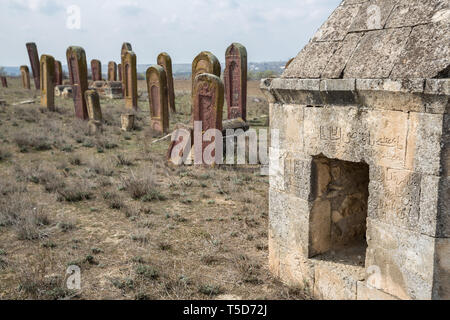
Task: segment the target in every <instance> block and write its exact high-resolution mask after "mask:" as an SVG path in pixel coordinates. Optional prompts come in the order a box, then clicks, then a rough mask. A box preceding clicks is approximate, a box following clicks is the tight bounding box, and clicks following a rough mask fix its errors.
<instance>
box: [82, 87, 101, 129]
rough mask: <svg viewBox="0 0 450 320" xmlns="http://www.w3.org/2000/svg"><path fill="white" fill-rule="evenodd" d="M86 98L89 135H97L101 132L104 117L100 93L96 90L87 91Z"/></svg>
mask: <svg viewBox="0 0 450 320" xmlns="http://www.w3.org/2000/svg"><path fill="white" fill-rule="evenodd" d="M84 97H85V99H86V106H87V111H88V114H89V133H90V134H96V133H98V132H101V130H102V120H103V116H102V109H101V107H100V97H99V95H98V92H97V91H96V90H86V92H85V93H84Z"/></svg>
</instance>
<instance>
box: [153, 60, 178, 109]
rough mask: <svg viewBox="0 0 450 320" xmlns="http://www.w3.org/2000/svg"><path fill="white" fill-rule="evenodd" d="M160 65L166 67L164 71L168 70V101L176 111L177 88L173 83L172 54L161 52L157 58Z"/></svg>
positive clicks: (170, 106)
mask: <svg viewBox="0 0 450 320" xmlns="http://www.w3.org/2000/svg"><path fill="white" fill-rule="evenodd" d="M157 60H158V61H157V63H158V65H160V66H161V67H163V68H164V71H165V72H166V78H167V101H168V103H169V108H170V111H172V112H173V113H176V107H175V89H174V85H173V73H172V59H171V58H170V56H169V55H168V54H167V53H165V52H163V53H160V54H159V56H158V59H157Z"/></svg>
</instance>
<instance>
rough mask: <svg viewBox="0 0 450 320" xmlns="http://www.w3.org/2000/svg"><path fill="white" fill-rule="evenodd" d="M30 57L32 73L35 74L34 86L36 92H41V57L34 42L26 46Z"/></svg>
mask: <svg viewBox="0 0 450 320" xmlns="http://www.w3.org/2000/svg"><path fill="white" fill-rule="evenodd" d="M26 46H27V51H28V57H29V58H30V65H31V71H32V72H33V78H34V85H35V87H36V90H39V89H40V88H41V87H40V86H41V80H40V79H41V77H40V73H39V72H40V67H39V55H38V50H37V47H36V44H35V43H34V42H30V43H27V44H26Z"/></svg>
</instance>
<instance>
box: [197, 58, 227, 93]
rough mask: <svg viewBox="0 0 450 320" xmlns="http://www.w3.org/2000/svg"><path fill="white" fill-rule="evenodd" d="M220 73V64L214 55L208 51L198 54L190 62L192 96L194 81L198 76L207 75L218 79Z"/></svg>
mask: <svg viewBox="0 0 450 320" xmlns="http://www.w3.org/2000/svg"><path fill="white" fill-rule="evenodd" d="M220 71H221V67H220V63H219V60H218V59H217V58H216V56H215V55H213V54H212V53H211V52H208V51H202V52H200V53H199V54H198V55H197V56H196V57H195V59H194V61H193V62H192V76H191V79H192V95H193V94H194V81H195V78H196V77H197V76H198V75H199V74H201V73H209V74H213V75H215V76H217V77H220Z"/></svg>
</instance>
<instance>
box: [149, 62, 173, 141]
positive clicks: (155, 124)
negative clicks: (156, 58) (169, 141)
mask: <svg viewBox="0 0 450 320" xmlns="http://www.w3.org/2000/svg"><path fill="white" fill-rule="evenodd" d="M147 89H148V99H149V104H150V117H151V121H150V126H151V128H152V129H153V130H154V131H157V132H159V133H166V132H167V131H168V129H169V107H168V103H167V79H166V72H165V71H164V68H163V67H161V66H157V65H155V66H151V67H150V68H148V69H147Z"/></svg>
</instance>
